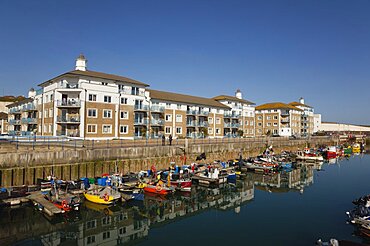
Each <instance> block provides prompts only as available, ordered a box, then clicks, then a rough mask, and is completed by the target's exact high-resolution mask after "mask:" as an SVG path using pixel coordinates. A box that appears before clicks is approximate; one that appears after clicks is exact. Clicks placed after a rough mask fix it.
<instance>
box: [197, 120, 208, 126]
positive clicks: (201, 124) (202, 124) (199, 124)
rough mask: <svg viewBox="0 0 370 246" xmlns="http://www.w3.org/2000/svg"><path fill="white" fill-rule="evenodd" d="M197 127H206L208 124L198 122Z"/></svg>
mask: <svg viewBox="0 0 370 246" xmlns="http://www.w3.org/2000/svg"><path fill="white" fill-rule="evenodd" d="M198 127H208V122H206V121H203V122H198Z"/></svg>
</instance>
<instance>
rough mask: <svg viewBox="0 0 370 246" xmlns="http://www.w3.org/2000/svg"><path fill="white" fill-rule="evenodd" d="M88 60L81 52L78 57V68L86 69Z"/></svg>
mask: <svg viewBox="0 0 370 246" xmlns="http://www.w3.org/2000/svg"><path fill="white" fill-rule="evenodd" d="M86 63H87V60H86V58H85V56H84V55H83V54H80V55H79V56H78V57H77V59H76V70H80V71H86Z"/></svg>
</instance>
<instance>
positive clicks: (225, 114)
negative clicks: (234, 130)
mask: <svg viewBox="0 0 370 246" xmlns="http://www.w3.org/2000/svg"><path fill="white" fill-rule="evenodd" d="M224 117H225V118H239V117H240V114H235V113H224Z"/></svg>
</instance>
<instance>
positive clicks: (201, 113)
mask: <svg viewBox="0 0 370 246" xmlns="http://www.w3.org/2000/svg"><path fill="white" fill-rule="evenodd" d="M198 114H199V115H203V116H208V115H209V112H208V111H198Z"/></svg>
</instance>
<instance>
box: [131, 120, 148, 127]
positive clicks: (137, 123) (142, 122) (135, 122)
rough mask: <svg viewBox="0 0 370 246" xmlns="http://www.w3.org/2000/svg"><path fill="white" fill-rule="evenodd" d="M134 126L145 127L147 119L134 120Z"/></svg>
mask: <svg viewBox="0 0 370 246" xmlns="http://www.w3.org/2000/svg"><path fill="white" fill-rule="evenodd" d="M134 125H142V126H146V125H148V120H147V119H135V121H134Z"/></svg>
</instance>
